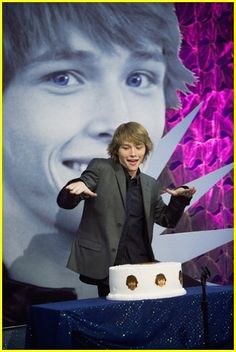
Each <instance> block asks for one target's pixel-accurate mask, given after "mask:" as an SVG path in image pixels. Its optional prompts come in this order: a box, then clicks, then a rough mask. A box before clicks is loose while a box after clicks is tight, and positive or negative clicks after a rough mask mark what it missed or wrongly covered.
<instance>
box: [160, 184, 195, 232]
mask: <svg viewBox="0 0 236 352" xmlns="http://www.w3.org/2000/svg"><path fill="white" fill-rule="evenodd" d="M181 187H186V188H188V187H187V186H181ZM190 201H191V198H188V197H186V196H171V198H170V202H169V204H168V205H166V204H165V203H164V202H163V200H162V198H161V197H159V199H158V200H157V202H156V205H155V216H154V221H155V223H157V224H159V225H161V226H163V227H167V228H174V227H175V226H176V225H177V223H178V222H179V220H180V218H181V216H182V215H183V212H184V208H185V207H186V206H187V205H189V204H190Z"/></svg>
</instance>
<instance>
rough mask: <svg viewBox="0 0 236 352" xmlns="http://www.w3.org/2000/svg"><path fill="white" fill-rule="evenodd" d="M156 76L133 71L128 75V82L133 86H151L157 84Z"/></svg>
mask: <svg viewBox="0 0 236 352" xmlns="http://www.w3.org/2000/svg"><path fill="white" fill-rule="evenodd" d="M156 81H157V80H156V79H155V77H152V76H150V74H149V75H148V74H147V73H141V72H140V73H138V72H137V73H132V74H131V75H129V76H128V78H127V80H126V84H127V85H128V86H130V87H133V88H150V86H151V85H153V84H156V83H157V82H156Z"/></svg>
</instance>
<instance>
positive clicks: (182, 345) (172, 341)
mask: <svg viewBox="0 0 236 352" xmlns="http://www.w3.org/2000/svg"><path fill="white" fill-rule="evenodd" d="M201 300H202V291H201V287H192V288H188V289H187V294H186V295H185V296H180V297H174V298H165V299H159V300H142V301H110V300H106V299H105V298H93V299H83V300H77V301H66V302H56V303H49V304H42V305H37V306H32V308H31V311H30V316H29V323H28V331H27V337H26V348H28V349H95V350H97V349H106V348H107V349H204V331H203V319H202V310H201ZM207 301H208V318H209V337H210V347H211V348H214V349H232V348H233V288H232V287H231V286H208V287H207Z"/></svg>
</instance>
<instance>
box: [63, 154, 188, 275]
mask: <svg viewBox="0 0 236 352" xmlns="http://www.w3.org/2000/svg"><path fill="white" fill-rule="evenodd" d="M79 180H81V181H83V182H84V183H85V184H86V186H87V187H88V188H89V189H90V190H92V191H96V193H97V197H96V198H87V199H85V201H84V210H83V215H82V219H81V222H80V225H79V229H78V232H77V235H76V238H75V240H74V243H73V245H72V250H71V254H70V257H69V261H68V264H67V267H68V268H69V269H71V270H73V271H76V272H78V273H80V274H82V275H85V276H88V277H90V278H93V279H104V278H105V277H107V276H108V273H109V267H110V266H112V265H114V261H115V258H116V253H117V249H118V244H119V240H120V237H121V233H122V228H123V225H124V222H125V215H126V209H125V208H126V176H125V173H124V170H123V167H122V166H121V165H120V163H119V162H118V163H116V162H114V161H113V160H112V159H93V160H92V161H91V162H90V163H89V165H88V167H87V169H86V170H85V171H84V172H83V173H82V175H81V177H80V178H78V179H74V180H71V181H70V182H68V184H69V183H72V182H75V181H79ZM140 182H141V188H142V194H143V204H144V212H145V219H146V225H147V233H148V239H149V244H150V245H151V242H152V236H153V225H154V223H157V224H159V225H161V226H164V227H175V226H176V224H177V222H178V221H179V219H180V217H181V215H182V213H183V210H184V207H185V206H186V205H187V204H189V202H190V199H189V198H187V197H184V196H178V197H171V200H170V202H169V204H168V206H167V205H166V204H165V203H164V202H163V201H162V198H161V197H160V187H159V185H158V182H157V181H156V180H155V179H154V178H152V177H150V176H148V175H146V174H144V173H142V172H141V173H140ZM68 184H67V185H68ZM65 187H66V186H65ZM65 187H64V188H63V189H62V190H61V191H60V193H59V195H58V198H57V203H58V205H59V206H60V207H62V208H65V209H72V208H74V207H75V206H76V205H77V204H78V203H79V202H80V201H81V200H82V199H83V198H82V197H81V196H76V195H72V194H70V193H69V191H68V190H66V189H65Z"/></svg>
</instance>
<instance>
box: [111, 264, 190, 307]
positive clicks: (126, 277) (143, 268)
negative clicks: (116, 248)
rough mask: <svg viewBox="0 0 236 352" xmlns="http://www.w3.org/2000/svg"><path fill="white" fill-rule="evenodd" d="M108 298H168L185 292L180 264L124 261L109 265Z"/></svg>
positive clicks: (125, 299) (124, 299)
mask: <svg viewBox="0 0 236 352" xmlns="http://www.w3.org/2000/svg"><path fill="white" fill-rule="evenodd" d="M109 286H110V293H109V294H108V296H107V299H111V300H121V301H127V300H139V299H140V300H143V299H156V298H168V297H175V296H182V295H184V294H186V291H185V289H184V288H183V275H182V267H181V263H175V262H161V263H147V264H125V265H117V266H112V267H110V268H109Z"/></svg>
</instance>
